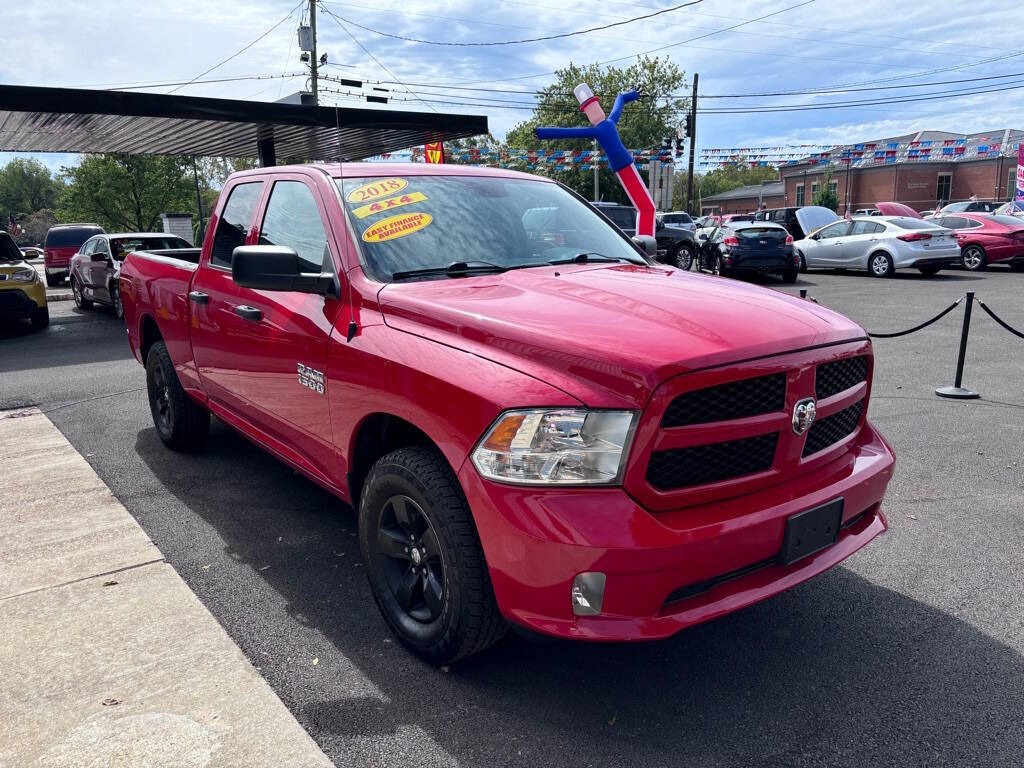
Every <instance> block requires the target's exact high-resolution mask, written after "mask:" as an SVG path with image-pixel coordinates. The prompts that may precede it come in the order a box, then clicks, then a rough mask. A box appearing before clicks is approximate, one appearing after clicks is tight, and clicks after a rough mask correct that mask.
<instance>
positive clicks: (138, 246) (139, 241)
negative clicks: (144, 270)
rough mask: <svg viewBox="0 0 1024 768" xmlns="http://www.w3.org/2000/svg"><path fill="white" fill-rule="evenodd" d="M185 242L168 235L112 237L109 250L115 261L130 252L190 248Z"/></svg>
mask: <svg viewBox="0 0 1024 768" xmlns="http://www.w3.org/2000/svg"><path fill="white" fill-rule="evenodd" d="M191 247H192V246H191V245H189V244H188V242H186V241H185V240H182V239H181V238H180V237H173V236H170V235H154V236H153V237H114V238H111V239H110V250H111V253H112V254H113V256H114V258H115V259H118V260H120V259H123V258H124V257H125V255H126V254H129V253H131V252H132V251H143V250H144V251H164V250H171V249H174V248H191Z"/></svg>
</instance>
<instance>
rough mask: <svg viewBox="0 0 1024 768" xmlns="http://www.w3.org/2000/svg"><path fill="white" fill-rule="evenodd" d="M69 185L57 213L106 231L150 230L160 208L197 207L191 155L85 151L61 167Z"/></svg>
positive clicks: (156, 222)
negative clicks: (73, 162)
mask: <svg viewBox="0 0 1024 768" xmlns="http://www.w3.org/2000/svg"><path fill="white" fill-rule="evenodd" d="M62 175H63V178H64V179H65V181H66V183H67V186H66V188H65V189H64V191H63V193H62V194H61V196H60V205H59V207H58V211H57V214H58V216H60V218H61V220H62V221H89V222H96V223H97V224H100V225H102V226H103V227H104V228H105V229H106V230H107V231H108V232H110V231H113V232H116V231H118V230H121V231H133V232H150V231H153V230H154V229H156V228H157V226H158V225H159V220H160V214H161V213H174V212H186V211H192V212H195V185H194V183H193V180H192V164H191V161H190V160H186V158H181V157H170V156H156V157H153V156H145V155H87V156H85V157H83V159H82V162H81V164H80V165H78V166H75V167H71V168H67V167H66V168H63V169H62Z"/></svg>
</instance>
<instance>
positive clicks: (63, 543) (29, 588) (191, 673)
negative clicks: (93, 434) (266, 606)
mask: <svg viewBox="0 0 1024 768" xmlns="http://www.w3.org/2000/svg"><path fill="white" fill-rule="evenodd" d="M0 628H2V635H0V670H2V671H3V674H2V677H0V712H2V713H3V719H2V725H0V768H15V767H17V768H21V767H22V766H34V765H41V766H68V767H69V768H70V766H74V767H75V768H87V767H96V768H99V767H100V766H147V767H148V766H168V768H169V767H170V766H175V767H176V768H191V767H192V766H196V767H198V766H247V767H248V766H275V767H277V766H295V767H298V766H302V767H303V768H305V767H306V766H330V765H331V763H330V761H329V760H328V759H327V758H326V757H325V756H324V755H323V753H322V752H321V751H320V749H319V748H318V747H317V746H316V744H315V742H314V741H313V740H312V739H311V738H310V737H309V736H308V735H307V734H306V732H305V731H304V730H303V729H302V728H301V726H299V724H298V723H297V722H296V721H295V719H294V717H292V715H291V713H290V712H289V711H288V710H287V709H286V708H285V706H284V704H282V703H281V701H280V700H279V699H278V698H277V696H276V695H275V694H274V692H273V691H272V690H271V689H270V687H269V686H268V685H267V684H266V682H265V681H264V680H263V678H262V677H260V675H259V673H258V672H257V671H256V670H255V669H254V668H253V667H252V665H250V663H249V661H248V660H247V659H246V658H245V656H244V655H243V654H242V652H241V651H240V650H239V649H238V648H237V646H235V644H234V643H233V642H232V640H231V639H230V638H229V637H228V635H227V634H226V633H225V632H224V630H223V629H222V628H221V626H220V625H219V624H218V623H217V621H216V620H215V619H214V618H213V616H211V615H210V613H209V612H208V611H207V610H206V609H205V608H204V607H203V605H202V604H201V603H200V602H199V600H198V599H197V598H196V597H195V595H193V594H192V592H191V591H190V590H189V589H188V587H187V586H186V585H185V583H184V582H183V581H182V580H181V578H180V577H179V576H178V575H177V573H175V571H174V569H173V568H172V567H171V566H170V565H168V564H167V563H166V562H164V560H163V556H162V555H161V554H160V551H159V550H158V549H157V548H156V546H155V545H154V544H153V543H152V542H150V541H149V539H148V538H147V536H146V534H145V533H144V532H143V530H142V529H141V528H140V527H139V525H138V524H137V523H136V522H135V520H134V518H133V517H132V516H131V515H130V514H129V513H128V511H127V510H125V508H124V507H123V506H121V504H120V502H118V501H117V499H115V498H114V497H113V495H112V494H111V493H110V491H109V490H108V489H107V488H106V486H105V485H104V484H103V482H102V481H101V480H100V479H99V477H98V476H97V475H96V473H95V472H93V470H92V468H91V467H90V466H89V464H88V463H87V462H86V461H85V459H84V458H82V457H81V456H80V455H79V454H78V453H77V452H76V451H75V449H74V448H73V447H72V446H71V444H70V443H68V441H67V440H66V439H65V438H64V436H63V435H62V434H61V433H60V432H59V431H58V430H57V429H56V427H54V426H53V425H52V424H51V423H50V421H49V419H47V418H46V416H44V415H43V414H42V413H40V412H39V411H37V410H24V411H7V412H0Z"/></svg>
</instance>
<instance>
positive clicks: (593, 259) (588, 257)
mask: <svg viewBox="0 0 1024 768" xmlns="http://www.w3.org/2000/svg"><path fill="white" fill-rule="evenodd" d="M615 261H625V262H629V263H630V264H637V263H639V262H635V261H632V260H630V259H627V258H626V257H624V256H605V255H604V254H603V253H596V252H594V251H581V252H580V253H577V254H576V255H575V256H570V257H569V258H568V259H555V260H553V261H549V262H548V264H590V263H597V262H609V263H610V262H615Z"/></svg>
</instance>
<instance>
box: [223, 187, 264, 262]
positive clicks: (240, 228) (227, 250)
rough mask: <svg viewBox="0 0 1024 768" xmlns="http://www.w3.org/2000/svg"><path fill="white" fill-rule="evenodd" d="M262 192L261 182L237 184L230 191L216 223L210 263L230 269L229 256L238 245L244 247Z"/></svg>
mask: <svg viewBox="0 0 1024 768" xmlns="http://www.w3.org/2000/svg"><path fill="white" fill-rule="evenodd" d="M262 190H263V182H262V181H250V182H247V183H245V184H239V185H238V186H236V187H235V188H234V189H232V190H231V193H230V195H231V196H230V197H229V198H228V201H227V203H226V204H225V206H224V210H223V212H222V213H221V215H220V220H219V221H218V222H217V234H216V235H215V236H214V238H213V252H212V253H211V254H210V263H212V264H213V265H215V266H218V267H224V268H225V269H231V254H232V252H233V251H234V250H235V248H237V247H238V246H240V245H245V236H246V234H247V233H248V231H249V225H250V224H251V223H252V217H253V214H255V213H256V204H257V203H258V202H259V200H260V192H261V191H262Z"/></svg>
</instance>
